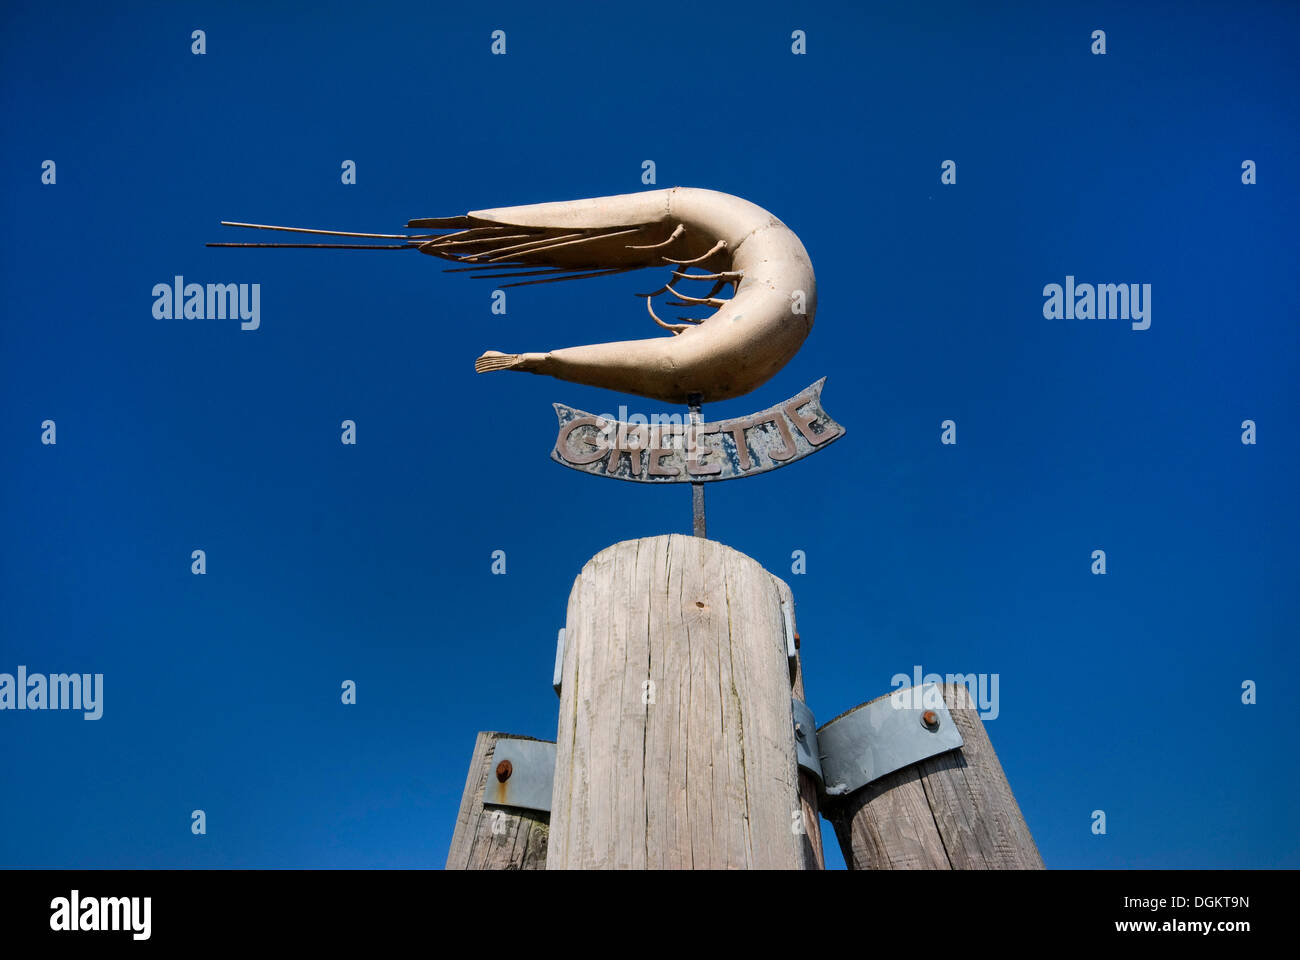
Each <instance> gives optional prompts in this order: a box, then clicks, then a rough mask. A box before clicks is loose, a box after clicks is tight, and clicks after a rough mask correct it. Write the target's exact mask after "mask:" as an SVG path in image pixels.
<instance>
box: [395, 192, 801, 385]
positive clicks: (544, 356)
mask: <svg viewBox="0 0 1300 960" xmlns="http://www.w3.org/2000/svg"><path fill="white" fill-rule="evenodd" d="M408 227H412V228H433V229H448V228H453V229H454V230H455V232H453V233H449V234H445V235H442V236H439V237H437V238H435V239H429V240H422V241H420V242H419V243H418V249H419V250H420V251H421V252H423V253H427V254H430V255H432V256H437V257H442V258H444V259H447V260H452V261H455V262H456V263H458V264H462V265H464V266H462V267H460V268H458V269H461V270H465V271H466V272H472V273H475V274H476V275H479V276H485V277H491V278H506V277H509V278H526V279H522V280H519V281H518V282H515V283H508V284H503V286H522V285H526V284H531V283H553V282H556V281H560V280H577V279H584V278H587V277H594V276H605V275H610V274H617V273H623V272H627V271H631V270H639V269H643V268H646V267H666V268H669V269H670V270H671V271H672V275H671V277H670V278H669V279H668V282H667V283H665V284H664V286H662V287H660V288H659V289H658V290H655V291H653V292H652V293H644V294H638V296H641V297H642V298H644V299H645V301H646V308H647V311H648V313H649V319H651V320H653V322H654V323H656V324H657V325H658V326H660V327H662V328H664V329H665V330H666V331H667V333H666V334H664V335H662V336H658V337H653V338H650V339H646V340H623V341H616V342H611V343H597V344H588V345H584V346H575V347H564V348H562V349H558V350H551V351H549V352H546V353H513V354H512V353H499V352H496V351H488V352H487V353H484V354H483V355H482V356H481V357H479V359H478V360H477V362H476V363H475V365H474V366H475V369H476V370H478V371H479V372H480V373H487V372H490V371H495V370H521V371H525V372H528V373H542V374H547V375H549V376H552V377H556V378H557V379H560V380H567V381H570V382H573V383H582V384H587V385H589V386H595V387H605V388H608V389H611V390H618V391H620V392H623V393H631V394H636V395H638V396H644V397H649V398H652V399H655V400H663V401H668V402H672V403H686V402H688V400H689V399H690V398H691V397H692V396H693V395H694V396H698V397H700V398H701V399H702V400H704V401H710V402H711V401H717V400H725V399H728V398H730V397H738V396H741V395H743V394H746V393H748V392H750V391H751V390H754V389H756V388H757V387H759V386H761V385H762V384H764V383H766V382H767V381H768V380H770V379H771V378H772V377H773V376H774V375H775V374H776V373H777V371H779V370H780V369H781V368H782V367H783V366H785V364H786V363H787V362H789V360H790V358H791V357H793V356H794V355H795V353H796V352H798V350H799V347H800V346H801V345H802V344H803V341H804V340H805V339H806V338H807V336H808V332H809V331H810V330H811V329H812V323H813V316H814V314H815V312H816V306H817V290H816V280H815V278H814V275H813V270H812V264H811V262H810V261H809V259H808V254H807V252H806V251H805V250H804V247H803V244H802V243H800V242H799V238H798V237H796V236H795V234H794V233H793V232H792V231H791V230H790V229H789V228H788V227H786V226H785V224H783V223H781V221H780V220H778V219H776V217H774V216H772V215H771V214H770V213H768V212H767V211H766V210H763V209H762V208H761V207H757V206H755V205H754V204H752V203H749V202H748V201H746V200H741V199H740V198H739V197H733V196H730V195H728V194H725V193H718V192H716V191H713V190H698V189H691V188H685V187H674V188H672V189H670V190H653V191H648V192H645V193H633V194H624V195H621V196H613V197H598V198H594V199H588V200H574V201H569V202H560V203H539V204H532V205H529V206H520V207H502V208H498V209H494V210H476V211H472V212H471V213H469V214H467V215H465V216H463V217H435V218H428V219H419V220H412V221H410V223H409V224H408ZM503 268H504V269H506V271H507V272H499V271H502V270H503ZM492 271H498V272H492ZM692 271H696V272H692ZM700 271H702V272H700ZM689 281H699V282H703V283H708V284H710V287H709V288H708V290H707V292H704V293H703V296H695V295H694V293H697V292H702V291H703V290H704V288H700V287H696V288H692V290H691V292H689V293H688V292H687V289H686V287H687V284H688V282H689ZM725 287H730V288H731V289H732V290H733V291H734V295H733V296H731V297H730V298H729V299H719V298H718V297H717V294H718V293H719V292H721V291H722V290H723V288H725ZM660 296H663V297H671V298H672V299H668V300H667V301H666V302H667V304H668V305H670V306H676V307H685V308H688V309H690V308H712V309H713V312H712V313H710V314H709V315H708V316H705V317H700V318H692V317H688V316H679V317H678V318H677V319H678V320H679V321H680V322H678V323H666V322H664V321H663V320H661V319H660V318H659V316H658V315H657V314H656V313H655V310H654V300H655V298H657V297H660Z"/></svg>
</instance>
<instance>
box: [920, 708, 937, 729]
mask: <svg viewBox="0 0 1300 960" xmlns="http://www.w3.org/2000/svg"><path fill="white" fill-rule="evenodd" d="M921 725H922V726H923V727H925V728H926V729H927V730H937V729H938V728H939V715H938V714H937V713H935V712H934V711H933V710H927V711H925V713H923V714H921Z"/></svg>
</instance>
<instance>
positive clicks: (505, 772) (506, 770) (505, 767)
mask: <svg viewBox="0 0 1300 960" xmlns="http://www.w3.org/2000/svg"><path fill="white" fill-rule="evenodd" d="M514 772H515V768H514V766H513V765H512V764H511V763H510V761H509V760H502V761H501V762H500V763H498V764H497V782H499V783H505V782H506V781H507V780H509V779H510V774H512V773H514Z"/></svg>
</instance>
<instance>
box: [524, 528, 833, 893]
mask: <svg viewBox="0 0 1300 960" xmlns="http://www.w3.org/2000/svg"><path fill="white" fill-rule="evenodd" d="M778 584H779V581H778V580H776V578H775V577H773V576H772V575H771V574H769V573H768V572H767V571H766V570H764V569H763V568H762V567H761V566H760V565H759V564H758V563H757V562H755V561H754V560H752V559H750V558H749V557H746V556H745V555H743V554H741V553H738V552H736V551H735V550H732V549H731V548H729V547H726V546H724V545H722V544H720V543H717V542H714V541H711V540H705V539H702V538H698V537H686V536H681V535H677V534H673V535H668V536H659V537H649V538H646V539H642V540H629V541H625V542H623V543H618V544H615V545H614V546H612V547H609V548H607V549H606V550H603V551H601V552H600V553H599V554H597V555H596V556H595V557H594V558H592V560H591V561H590V562H588V563H587V565H586V566H585V567H583V570H582V573H581V574H580V575H579V577H578V579H577V581H576V582H575V583H574V586H573V591H572V593H571V594H570V596H569V609H568V621H567V626H566V630H565V648H564V658H563V670H562V684H561V693H560V717H559V726H558V734H557V737H556V763H555V788H554V793H553V795H552V802H551V822H550V843H549V846H548V848H547V858H546V866H547V869H550V870H554V869H565V868H583V867H596V868H633V869H636V868H650V869H655V868H669V869H673V868H676V869H683V868H685V869H716V868H777V869H782V868H784V869H804V868H808V867H813V866H815V865H816V864H815V861H814V862H812V863H810V862H809V861H810V859H811V858H810V857H809V855H808V851H807V847H808V843H807V830H806V829H805V828H804V826H803V824H804V822H805V817H804V801H803V800H801V797H800V784H799V771H798V767H797V759H796V749H795V738H794V730H793V723H792V708H791V682H792V676H791V659H790V657H789V653H790V652H791V644H792V638H790V637H788V636H787V630H788V627H787V622H791V623H792V620H790V621H788V620H787V617H786V613H785V609H784V607H783V602H782V601H783V591H782V590H781V588H780V587H779V586H778ZM786 595H788V591H787V592H786Z"/></svg>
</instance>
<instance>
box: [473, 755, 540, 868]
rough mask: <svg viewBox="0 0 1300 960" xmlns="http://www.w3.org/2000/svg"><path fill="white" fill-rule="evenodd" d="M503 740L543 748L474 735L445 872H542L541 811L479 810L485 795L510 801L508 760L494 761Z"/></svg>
mask: <svg viewBox="0 0 1300 960" xmlns="http://www.w3.org/2000/svg"><path fill="white" fill-rule="evenodd" d="M503 741H516V742H517V741H525V742H534V743H545V741H534V740H532V738H531V737H517V736H515V735H513V734H505V733H494V732H482V733H480V734H479V735H478V739H477V740H476V741H475V743H474V756H473V759H472V760H471V761H470V765H469V776H468V777H467V778H466V779H465V792H464V794H463V795H462V796H461V800H460V813H459V814H458V815H457V817H456V830H455V832H454V833H453V834H452V838H451V849H450V850H449V851H448V853H447V869H448V870H543V869H545V867H546V835H547V821H548V820H549V819H550V817H549V816H548V815H547V814H546V812H545V811H542V810H531V809H524V808H521V807H519V806H505V805H504V804H502V805H492V806H487V807H485V806H484V805H483V800H484V795H485V794H486V795H487V796H488V798H489V799H497V800H500V801H506V800H510V799H513V798H512V797H510V796H509V793H508V791H509V790H511V789H512V786H511V780H512V779H514V776H513V773H514V771H513V767H512V766H503V764H509V763H510V761H509V760H504V759H503V760H498V759H497V757H496V754H497V745H498V744H499V743H502V742H503ZM489 785H491V786H489ZM498 792H499V794H500V795H499V796H497V795H496V794H497V793H498Z"/></svg>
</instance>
